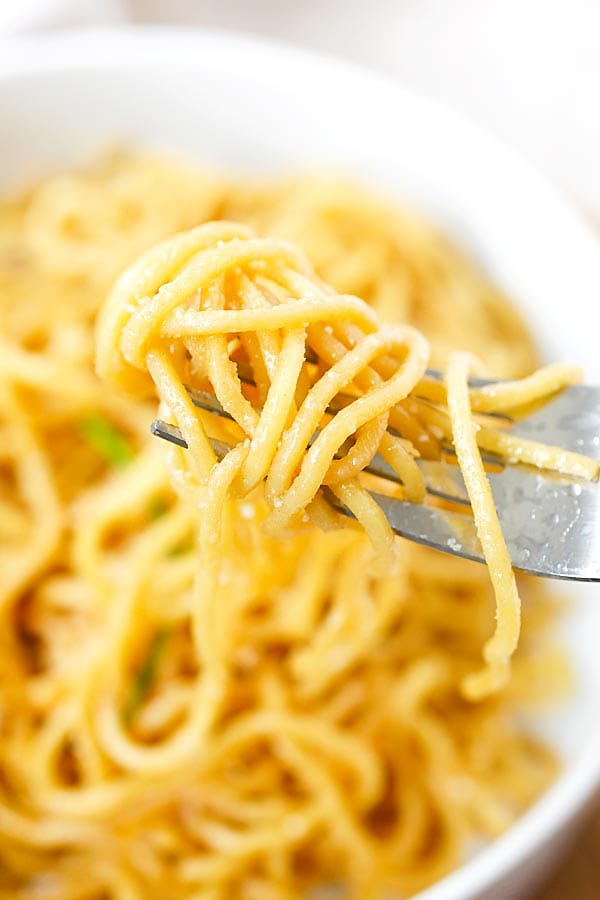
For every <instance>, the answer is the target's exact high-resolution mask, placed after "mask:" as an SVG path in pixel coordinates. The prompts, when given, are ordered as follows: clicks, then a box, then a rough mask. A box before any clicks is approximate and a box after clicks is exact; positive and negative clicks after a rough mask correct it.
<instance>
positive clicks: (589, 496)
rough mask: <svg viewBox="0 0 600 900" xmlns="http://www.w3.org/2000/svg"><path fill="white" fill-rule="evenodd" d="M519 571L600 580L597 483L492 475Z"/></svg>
mask: <svg viewBox="0 0 600 900" xmlns="http://www.w3.org/2000/svg"><path fill="white" fill-rule="evenodd" d="M488 479H489V482H490V486H491V488H492V494H493V495H494V503H495V505H496V509H497V510H498V517H499V519H500V525H501V527H502V533H503V535H504V538H505V540H506V543H507V546H508V548H509V553H510V556H511V559H512V561H513V565H514V566H515V567H516V568H521V569H525V570H527V571H528V572H532V573H533V574H535V575H544V576H547V577H551V578H568V579H571V580H578V581H598V580H600V490H599V486H598V484H597V483H595V482H589V481H574V480H573V479H572V478H566V477H564V476H560V475H556V474H554V473H552V472H541V471H540V470H539V469H534V468H532V467H529V466H514V467H513V466H511V467H507V468H506V469H505V470H504V471H503V472H500V473H498V474H488Z"/></svg>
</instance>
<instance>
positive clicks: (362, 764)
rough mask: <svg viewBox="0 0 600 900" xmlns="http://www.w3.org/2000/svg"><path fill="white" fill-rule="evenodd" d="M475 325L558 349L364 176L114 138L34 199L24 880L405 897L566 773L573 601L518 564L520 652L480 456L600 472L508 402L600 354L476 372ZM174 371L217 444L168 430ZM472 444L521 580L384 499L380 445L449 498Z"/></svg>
mask: <svg viewBox="0 0 600 900" xmlns="http://www.w3.org/2000/svg"><path fill="white" fill-rule="evenodd" d="M226 219H230V220H233V219H235V220H238V221H242V222H244V225H232V224H228V222H226V221H224V220H226ZM213 220H221V221H219V222H214V221H213ZM209 221H212V224H209V225H205V224H203V223H206V222H209ZM247 226H251V227H252V229H253V231H250V230H248V228H247ZM186 229H191V230H188V231H185V230H186ZM177 232H181V233H177ZM174 233H177V234H176V235H175V237H169V235H173V234H174ZM254 233H256V234H259V235H262V237H255V236H254ZM267 235H274V236H275V237H267ZM280 238H285V239H286V240H291V241H293V242H294V243H295V244H297V245H298V246H300V247H301V248H302V250H303V251H304V252H305V253H306V254H307V256H308V258H309V259H310V260H311V263H312V265H313V266H315V269H316V271H317V272H318V273H319V276H320V277H318V276H317V275H315V273H314V271H313V269H312V267H311V264H309V263H308V262H307V260H306V258H305V257H304V255H303V253H302V252H300V251H299V250H295V249H293V247H291V246H290V245H289V244H287V243H283V242H282V241H281V240H280ZM165 239H166V240H165ZM157 241H163V243H160V244H159V245H158V246H157V247H155V249H153V250H150V251H148V248H149V247H152V246H153V245H154V244H156V242H157ZM144 251H147V252H145V254H144V255H143V256H142V257H141V259H140V260H138V262H136V263H133V265H131V263H132V262H133V260H135V258H136V257H137V256H138V255H139V254H140V253H143V252H144ZM129 265H131V268H129V269H128V270H127V271H126V272H125V274H124V275H122V276H121V277H120V278H119V280H118V282H117V285H116V287H114V289H113V290H112V292H111V294H110V298H109V300H108V302H107V303H106V305H105V307H104V309H103V312H102V315H101V321H100V323H99V325H98V331H97V333H98V365H99V369H100V371H101V373H102V375H103V379H104V380H102V381H101V380H100V379H99V378H98V377H97V376H96V374H95V372H94V368H93V352H94V329H95V320H96V314H97V312H98V310H99V308H100V307H101V305H102V304H103V302H104V301H105V298H106V295H107V294H108V292H109V291H110V289H111V287H112V285H113V284H114V281H115V279H116V278H117V276H118V275H119V273H120V272H122V271H123V269H124V268H125V267H126V266H129ZM320 278H323V279H325V281H321V280H320ZM325 282H326V283H325ZM327 284H331V285H333V287H328V286H327ZM338 292H341V293H338ZM352 295H357V296H360V297H362V298H363V299H362V300H358V299H356V296H352ZM364 301H366V302H364ZM382 321H383V322H385V323H386V325H381V324H380V322H382ZM394 323H396V324H394ZM398 323H401V324H398ZM421 333H422V334H423V335H425V337H422V336H421ZM454 349H462V350H466V351H468V352H470V353H472V352H474V351H475V350H477V351H478V353H479V356H480V357H483V358H484V359H485V362H486V364H487V366H488V367H489V370H490V372H492V373H493V374H495V375H499V376H504V377H508V378H519V377H521V376H523V375H528V373H529V372H531V370H532V369H533V368H534V365H535V355H534V353H533V351H532V346H531V342H530V340H529V338H528V336H527V333H526V331H525V329H524V327H523V324H522V322H521V321H520V319H519V317H518V316H517V314H516V313H515V312H514V310H513V309H512V307H511V306H510V305H509V304H508V302H507V301H506V300H505V299H504V298H503V297H502V296H501V295H500V294H499V293H498V292H497V291H496V290H494V288H493V287H492V286H490V285H489V284H488V283H487V282H486V280H485V278H483V276H482V275H481V274H480V273H478V271H477V269H476V268H475V267H474V266H473V265H472V264H471V263H469V262H468V261H466V260H465V259H464V257H463V256H462V255H461V254H460V253H459V252H458V251H457V250H456V249H454V248H453V247H451V246H449V245H448V244H447V243H446V242H445V241H444V240H443V239H442V238H440V236H439V235H437V234H436V233H435V232H434V231H432V230H431V228H430V227H429V226H427V225H426V224H424V223H423V222H421V221H420V220H418V219H417V218H416V217H413V216H411V215H409V214H406V213H403V212H399V211H397V210H395V209H392V208H390V207H389V206H388V205H387V204H385V203H383V202H381V201H380V200H378V199H377V198H373V197H371V196H369V195H368V194H365V193H364V192H362V191H361V190H359V189H358V188H356V187H352V186H349V185H347V184H345V183H341V182H339V181H336V180H335V179H331V178H327V177H318V178H316V177H315V178H308V179H299V180H296V181H290V182H285V183H284V182H279V183H276V184H268V185H257V184H248V183H237V184H236V183H232V182H229V181H226V180H225V179H223V178H222V177H216V176H215V175H213V174H204V173H202V172H197V171H195V170H192V169H188V168H186V166H185V165H182V164H180V163H177V164H175V163H170V162H167V161H161V160H155V159H152V158H150V157H136V156H115V157H113V158H111V159H109V160H107V161H106V162H105V163H103V164H102V165H100V166H97V167H95V168H94V169H91V170H90V171H88V172H84V173H79V172H75V173H67V174H62V175H57V176H54V177H51V178H49V179H47V180H46V181H44V182H42V183H40V184H39V185H38V186H37V187H35V188H34V189H32V190H31V191H29V192H28V193H27V194H25V195H24V196H22V197H19V198H17V199H15V200H8V201H5V202H4V203H3V204H2V205H0V433H1V436H2V440H1V441H0V572H1V578H0V896H1V897H2V898H3V900H4V898H7V900H41V898H44V900H166V898H168V900H188V898H189V900H292V898H298V900H299V898H302V897H305V896H317V895H318V894H316V893H315V891H314V889H315V888H320V889H324V890H325V889H331V888H332V887H333V886H335V885H337V886H338V887H339V886H343V887H344V890H345V896H348V897H351V898H354V900H383V898H386V897H388V896H390V895H391V896H394V897H406V896H408V895H410V894H412V893H414V892H415V891H417V890H419V889H420V888H422V887H424V886H425V885H427V884H429V883H431V882H433V881H435V880H436V879H437V878H439V877H441V876H442V875H443V874H444V873H446V872H447V871H449V870H450V869H452V868H453V867H454V866H456V865H457V864H459V863H460V862H461V860H462V859H464V856H465V853H466V852H468V851H469V848H470V847H472V846H473V843H474V841H479V840H482V839H490V838H493V837H494V836H496V835H498V834H499V833H501V832H502V831H503V830H504V829H505V828H506V827H508V826H509V825H510V824H511V822H513V821H514V819H515V817H516V816H518V815H519V814H520V813H521V812H522V811H523V810H524V809H525V808H526V807H527V806H528V805H529V804H530V803H531V802H532V801H533V800H534V799H535V798H536V797H537V796H538V795H539V793H540V792H541V791H542V790H543V789H544V788H545V787H546V786H547V784H548V783H549V782H550V780H551V779H552V777H553V775H554V773H555V771H556V765H555V761H554V759H553V756H552V754H551V753H550V752H549V751H547V750H546V749H545V748H544V747H543V746H542V745H541V744H540V743H539V742H538V741H536V740H535V739H534V738H532V737H531V736H530V735H529V734H528V733H527V732H526V730H525V727H524V725H523V716H522V715H521V713H522V711H523V710H524V709H528V708H529V709H531V707H532V706H533V705H535V704H540V703H541V702H545V701H547V700H548V699H552V698H556V697H557V696H558V695H559V694H560V692H561V690H563V686H564V683H565V681H566V680H567V674H566V669H565V666H564V664H563V662H562V657H561V654H560V653H559V651H557V650H556V649H555V648H554V644H553V638H552V630H551V625H552V622H553V620H554V618H555V616H554V607H553V604H552V602H551V601H550V599H549V598H548V597H547V595H546V594H545V588H544V586H543V584H541V583H540V582H536V581H534V580H531V579H524V578H520V579H519V582H518V586H519V593H520V595H521V597H522V598H523V600H524V601H525V602H524V606H523V622H522V629H521V639H520V642H519V647H518V648H517V650H516V653H515V655H514V657H513V659H512V665H509V660H510V658H511V656H512V654H513V651H515V647H516V644H517V638H518V636H519V615H520V609H519V607H520V603H519V595H518V593H517V587H516V585H515V581H514V578H513V576H512V573H511V571H510V566H509V563H508V559H507V556H506V552H505V549H504V544H503V542H502V538H501V535H500V533H499V529H498V522H497V520H496V516H495V513H494V510H493V505H492V503H491V500H490V497H489V490H488V488H487V486H486V485H487V482H486V479H485V474H484V472H483V469H482V466H481V460H480V456H479V453H480V449H485V450H488V451H490V452H495V453H498V454H500V455H504V456H507V457H512V456H516V457H518V458H521V459H523V460H525V461H528V462H530V463H533V464H534V465H540V466H544V467H550V468H552V467H557V468H560V470H561V471H567V472H571V473H575V474H578V475H582V476H593V475H594V474H595V470H594V469H592V468H590V464H589V461H587V460H584V459H583V458H581V457H578V456H576V455H570V454H563V455H562V456H561V458H557V457H556V455H555V454H554V452H553V451H552V450H551V449H548V448H541V447H539V446H538V445H533V444H528V443H526V442H523V441H519V442H518V443H515V441H514V439H513V438H511V436H510V434H509V433H507V432H506V431H504V432H503V431H498V430H494V429H493V428H491V427H490V422H492V421H493V420H492V419H490V417H489V416H487V415H486V414H487V413H490V412H495V411H498V410H501V411H503V410H511V409H513V408H519V409H520V408H522V407H523V406H524V405H526V404H527V403H528V402H530V401H531V400H533V399H534V398H543V397H544V396H545V395H546V394H548V393H550V392H551V391H553V390H555V389H556V388H557V387H559V386H560V385H562V384H566V383H568V382H570V381H571V380H573V378H575V377H576V373H575V372H574V371H573V370H571V369H570V368H568V367H558V366H555V367H549V368H547V369H542V370H540V372H538V373H537V374H536V375H532V376H530V377H526V378H524V379H523V380H520V381H513V382H509V383H508V384H506V385H504V386H503V387H502V388H496V390H495V392H490V391H485V390H479V391H474V390H469V388H468V375H469V373H470V372H471V371H473V367H475V370H477V367H478V365H479V364H478V363H476V362H473V359H472V357H471V356H470V355H467V354H465V353H458V354H453V353H452V351H453V350H454ZM430 361H433V363H434V364H436V365H443V366H446V365H447V377H446V382H445V384H441V383H435V382H433V381H431V380H430V379H428V378H427V377H426V376H425V374H424V372H425V368H426V366H427V365H428V364H429V362H430ZM239 363H245V364H246V365H247V366H249V367H250V369H251V374H252V380H253V382H254V384H255V386H254V387H249V386H248V385H247V384H244V385H242V384H241V383H240V381H239V379H238V371H239V370H238V364H239ZM184 383H185V384H189V385H192V386H198V387H202V388H207V389H210V390H212V391H213V392H214V393H215V394H216V395H217V397H218V399H219V400H220V402H221V403H222V405H223V406H224V407H225V408H226V410H227V411H228V412H229V413H230V414H231V416H232V421H226V420H223V419H217V418H216V417H214V416H210V415H208V414H204V413H199V412H198V410H196V409H195V408H193V407H192V406H191V405H190V401H189V399H188V395H187V393H186V391H185V390H184V388H183V384H184ZM123 389H125V392H123ZM340 392H341V393H343V394H344V395H349V396H350V399H349V400H347V401H345V405H344V404H342V408H341V409H340V411H339V412H337V413H336V414H335V415H334V416H330V415H328V414H326V413H325V409H326V407H327V406H328V404H329V403H330V401H334V402H335V398H336V395H338V394H340ZM157 395H158V396H159V398H160V412H161V415H162V416H163V417H164V418H167V419H168V420H170V421H172V422H174V423H176V424H178V425H179V426H180V428H181V429H182V431H183V433H184V435H185V437H186V440H187V442H188V444H189V450H187V451H184V450H180V449H177V448H175V447H172V446H170V445H169V446H167V445H164V444H162V443H161V442H160V441H158V440H156V439H154V438H151V437H150V436H149V433H148V426H149V423H150V421H151V420H152V418H153V417H154V416H155V414H156V399H157ZM417 396H418V398H420V399H417ZM423 398H425V400H427V401H428V402H425V400H424V399H423ZM338 399H339V398H338ZM476 426H478V427H476ZM317 429H319V431H318V435H317V436H316V439H314V441H313V442H312V444H311V443H310V440H311V438H312V437H313V433H314V432H315V431H316V430H317ZM209 438H217V439H220V440H222V441H225V442H226V443H228V444H229V445H231V447H232V450H231V451H230V452H229V453H228V454H227V455H226V456H225V457H224V459H223V460H222V461H219V462H218V461H217V460H216V458H215V455H214V453H213V450H212V448H211V445H210V443H209ZM450 443H453V445H454V448H455V450H456V454H457V456H458V460H459V462H460V465H461V467H462V468H463V474H464V477H465V481H466V483H467V487H468V489H469V493H470V496H471V500H472V506H473V512H474V515H475V519H476V522H477V524H478V526H479V527H480V531H481V539H482V543H483V546H484V549H485V552H486V556H487V558H488V560H489V562H490V564H491V565H490V572H488V570H487V569H486V567H484V566H478V565H475V564H471V563H467V562H465V561H463V560H459V559H454V558H452V557H449V556H444V555H441V554H436V553H433V552H431V551H428V550H427V549H425V548H422V547H418V546H415V545H411V544H407V543H404V542H401V541H399V540H397V539H392V535H391V533H390V531H389V528H388V526H387V523H386V522H385V520H384V519H383V518H382V516H381V514H380V512H379V509H378V507H377V506H376V505H375V504H374V501H372V500H371V499H370V496H369V495H368V494H367V493H366V491H365V486H367V485H368V481H367V479H368V476H367V475H364V474H361V471H362V470H363V469H364V467H365V466H366V465H367V464H368V462H369V460H370V459H371V458H372V457H373V455H374V454H375V452H377V451H378V452H380V453H381V454H382V455H383V456H384V457H385V458H386V460H387V461H388V462H389V463H390V465H392V466H393V467H394V468H395V469H396V470H397V472H398V473H399V475H400V476H401V480H402V482H403V484H404V488H403V490H404V495H405V496H406V498H407V499H409V500H411V501H414V502H422V501H423V499H424V487H423V483H422V480H421V476H420V473H419V470H418V468H417V466H416V465H415V456H416V455H417V453H418V454H420V455H421V456H424V457H428V458H434V459H435V458H439V456H440V454H441V447H442V446H446V445H448V444H450ZM165 455H166V458H167V465H166V466H165V465H164V460H163V456H165ZM559 463H560V465H559ZM332 494H333V495H336V497H337V502H339V503H342V504H343V505H345V506H347V507H348V508H349V509H350V510H351V511H352V512H353V513H354V516H355V518H356V520H358V521H355V520H352V519H348V518H346V517H341V516H340V514H339V513H338V512H336V511H334V508H333V507H332V506H331V505H330V503H329V502H328V501H327V499H326V498H327V497H331V495H332ZM490 573H491V580H490ZM492 581H493V585H492ZM496 609H497V618H496V621H495V613H496ZM482 648H483V652H484V657H485V659H484V663H483V665H482V662H481V653H482ZM321 896H323V893H321Z"/></svg>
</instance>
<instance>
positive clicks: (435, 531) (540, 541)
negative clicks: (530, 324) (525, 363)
mask: <svg viewBox="0 0 600 900" xmlns="http://www.w3.org/2000/svg"><path fill="white" fill-rule="evenodd" d="M239 368H240V377H241V378H242V380H245V381H250V374H249V373H248V372H246V371H245V370H244V368H243V366H242V367H239ZM427 375H428V376H429V377H430V378H436V379H441V378H442V373H440V372H438V371H436V370H433V369H429V370H428V371H427ZM490 383H491V382H490V381H489V380H485V379H477V378H474V379H471V380H470V384H471V386H473V387H480V386H482V385H484V384H490ZM188 391H189V394H190V397H191V399H192V401H193V403H194V404H195V405H196V406H198V407H199V408H201V409H204V410H206V411H208V412H211V413H215V414H216V415H218V416H221V417H225V418H231V417H230V416H229V415H228V413H227V412H226V411H225V410H224V409H223V408H222V407H221V406H220V404H219V402H218V400H217V399H216V397H215V396H214V395H213V394H210V393H208V392H205V391H198V390H194V389H192V388H188ZM341 399H342V401H343V398H341ZM336 408H339V407H336V406H332V408H330V411H331V412H335V411H336ZM506 418H507V417H504V419H505V421H506ZM509 421H510V420H509ZM151 431H152V433H153V434H155V435H157V436H158V437H160V438H163V439H164V440H167V441H171V442H172V443H174V444H178V445H179V446H181V447H187V444H186V442H185V440H184V438H183V436H182V435H181V432H180V431H179V429H178V428H177V427H175V426H174V425H170V424H168V423H167V422H164V421H162V420H161V419H156V420H155V421H154V422H153V423H152V425H151ZM510 431H511V434H515V435H520V436H522V437H526V438H529V439H530V440H536V441H540V442H541V443H546V444H553V445H556V446H560V447H563V448H564V449H565V450H572V451H575V452H576V453H582V454H585V455H587V456H591V457H593V458H594V459H597V460H600V388H599V387H587V386H580V385H577V386H574V387H570V388H567V389H565V390H563V391H561V392H560V393H559V394H557V395H556V396H555V397H554V398H552V399H550V400H549V401H548V402H547V403H546V404H545V405H544V406H543V408H542V409H539V410H537V411H535V412H534V413H532V414H531V415H530V416H528V417H527V418H525V419H522V420H519V421H517V422H514V423H512V424H511V429H510ZM212 443H213V447H214V449H215V452H216V453H217V456H218V457H220V458H222V457H223V456H224V455H225V454H226V453H227V451H228V450H229V449H230V447H229V446H228V445H226V444H223V443H221V442H219V441H213V442H212ZM487 458H488V459H490V460H493V461H494V462H495V463H500V465H502V466H503V468H502V471H500V472H491V473H488V479H489V481H490V485H491V488H492V493H493V496H494V502H495V505H496V509H497V511H498V516H499V519H500V524H501V526H502V532H503V534H504V538H505V540H506V544H507V547H508V552H509V554H510V557H511V560H512V563H513V566H514V567H515V569H519V570H521V571H523V572H528V573H530V574H533V575H541V576H545V577H549V578H561V579H565V580H570V581H600V486H599V484H598V483H597V482H588V481H584V480H580V479H576V478H572V477H564V476H560V475H555V474H554V473H552V472H542V471H541V470H539V469H536V468H533V467H531V466H525V465H522V464H516V465H510V466H508V465H504V464H503V463H502V461H500V460H498V459H495V458H494V457H490V456H488V457H487ZM417 465H418V466H419V468H420V469H421V472H422V473H423V477H424V480H425V485H426V488H427V492H428V493H429V494H431V495H433V496H436V497H441V498H442V499H445V500H450V501H452V502H453V503H456V504H460V505H462V506H464V507H465V512H464V513H462V512H458V511H448V510H445V509H437V508H435V507H434V506H428V505H425V504H421V503H409V502H408V501H406V500H398V499H395V498H391V497H388V496H385V495H383V494H379V493H376V492H375V491H372V494H373V496H374V497H375V499H376V500H377V502H378V503H379V505H380V506H381V508H382V509H383V512H384V513H385V516H386V518H387V519H388V521H389V523H390V525H391V527H392V529H393V530H394V531H395V532H396V534H398V535H400V536H401V537H404V538H407V539H408V540H411V541H416V542H417V543H420V544H425V545H426V546H428V547H433V548H435V549H437V550H441V551H442V552H444V553H450V554H452V555H453V556H460V557H463V558H465V559H471V560H475V561H476V562H484V560H483V555H482V551H481V545H480V542H479V538H478V537H477V532H476V530H475V525H474V522H473V518H472V516H470V515H469V514H468V510H467V508H466V507H468V504H469V500H468V496H467V492H466V488H465V485H464V482H463V479H462V475H461V473H460V469H459V468H458V467H457V466H455V465H451V464H450V463H448V462H436V461H430V460H417ZM364 471H366V472H369V473H371V474H373V475H377V476H379V477H382V478H386V479H388V480H391V481H394V482H396V483H399V482H400V479H399V477H398V474H397V473H396V472H395V471H394V470H393V469H392V468H391V467H390V466H389V465H388V464H387V463H386V462H385V460H383V459H382V458H381V457H380V456H375V457H374V459H373V460H372V462H371V464H370V465H369V466H368V467H367V468H366V469H365V470H364ZM328 500H329V501H330V502H331V503H332V504H333V505H335V506H336V507H337V508H338V509H339V510H340V512H342V513H344V514H346V515H351V513H350V512H349V510H348V509H346V507H344V506H343V504H341V503H340V502H339V501H338V500H337V499H336V498H335V496H334V495H333V494H332V493H329V494H328Z"/></svg>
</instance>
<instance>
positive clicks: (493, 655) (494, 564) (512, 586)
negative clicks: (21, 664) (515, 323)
mask: <svg viewBox="0 0 600 900" xmlns="http://www.w3.org/2000/svg"><path fill="white" fill-rule="evenodd" d="M470 365H471V362H470V358H469V356H468V355H467V354H464V353H455V354H452V355H451V356H450V359H449V361H448V370H447V373H446V389H447V391H448V410H449V414H450V421H451V423H452V436H453V442H454V448H455V450H456V455H457V457H458V462H459V465H460V468H461V472H462V476H463V478H464V481H465V485H466V488H467V493H468V495H469V500H470V502H471V507H472V509H473V518H474V519H475V526H476V528H477V534H478V536H479V540H480V541H481V546H482V549H483V555H484V558H485V561H486V563H487V566H488V569H489V573H490V579H491V581H492V584H493V586H494V593H495V595H496V608H497V612H496V630H495V632H494V635H493V636H492V637H491V638H490V639H489V640H488V641H487V643H486V645H485V647H484V649H483V655H484V659H485V661H486V663H487V667H486V668H485V669H484V670H483V671H482V672H479V673H477V674H473V675H470V676H468V677H467V678H466V679H465V680H464V682H463V689H464V691H465V694H466V696H467V697H469V698H470V699H478V698H480V697H484V696H486V695H487V694H489V693H491V692H492V691H494V690H497V689H498V688H499V687H501V686H502V685H504V684H505V683H506V681H507V680H508V676H509V660H510V657H511V656H512V654H513V653H514V651H515V648H516V646H517V642H518V639H519V631H520V619H521V602H520V599H519V593H518V590H517V584H516V581H515V576H514V573H513V571H512V566H511V561H510V557H509V555H508V550H507V549H506V544H505V542H504V538H503V536H502V529H501V528H500V522H499V521H498V515H497V513H496V509H495V506H494V498H493V496H492V492H491V488H490V486H489V482H488V481H487V479H486V477H485V470H484V468H483V463H482V461H481V456H480V455H479V450H478V448H477V438H476V434H475V426H474V424H473V421H472V418H471V407H470V404H469V388H468V377H469V368H470Z"/></svg>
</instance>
